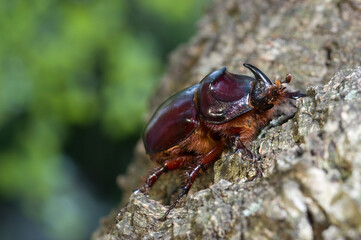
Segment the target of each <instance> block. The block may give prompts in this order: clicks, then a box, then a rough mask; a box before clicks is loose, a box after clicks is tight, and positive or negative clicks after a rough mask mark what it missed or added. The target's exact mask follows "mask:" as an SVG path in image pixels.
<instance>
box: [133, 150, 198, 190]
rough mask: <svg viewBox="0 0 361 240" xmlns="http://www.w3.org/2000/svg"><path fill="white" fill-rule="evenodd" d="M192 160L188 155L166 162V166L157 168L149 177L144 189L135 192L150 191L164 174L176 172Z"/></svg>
mask: <svg viewBox="0 0 361 240" xmlns="http://www.w3.org/2000/svg"><path fill="white" fill-rule="evenodd" d="M192 158H193V157H192V156H189V155H186V156H180V157H177V158H174V159H171V160H168V161H166V162H164V164H163V165H162V166H161V167H158V168H156V169H155V170H154V172H153V173H152V174H150V175H149V176H148V177H147V180H146V181H145V184H144V185H143V186H142V187H140V188H138V189H137V190H135V192H142V193H144V192H147V191H149V190H150V189H151V188H152V186H153V185H154V184H155V182H156V181H157V180H158V178H159V177H160V176H161V175H162V174H163V173H165V172H167V171H168V170H174V169H178V168H180V167H182V166H184V164H185V163H186V162H188V161H190V160H191V159H192Z"/></svg>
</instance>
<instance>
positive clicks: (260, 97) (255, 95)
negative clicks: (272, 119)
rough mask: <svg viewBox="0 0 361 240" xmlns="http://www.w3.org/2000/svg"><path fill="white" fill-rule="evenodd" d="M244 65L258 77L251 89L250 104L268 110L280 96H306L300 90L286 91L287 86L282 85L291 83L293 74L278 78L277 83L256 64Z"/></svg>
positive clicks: (295, 97) (294, 97)
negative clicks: (282, 79) (281, 79)
mask: <svg viewBox="0 0 361 240" xmlns="http://www.w3.org/2000/svg"><path fill="white" fill-rule="evenodd" d="M243 66H245V67H246V68H248V69H249V70H251V71H252V73H253V75H254V77H255V79H256V81H255V82H254V84H253V86H252V87H251V91H250V104H251V105H252V106H253V107H255V108H257V109H259V110H263V111H266V110H268V109H270V108H272V107H273V105H274V104H275V102H276V101H277V100H279V99H280V97H283V98H292V99H297V98H299V97H303V96H304V94H301V93H300V92H299V91H296V92H289V91H285V90H286V88H285V87H284V86H282V83H289V82H290V81H291V78H292V77H291V74H288V75H287V76H286V78H285V80H284V81H282V82H281V81H280V80H276V82H275V84H273V83H272V82H271V81H270V80H269V78H268V77H267V76H266V75H265V74H264V73H263V72H262V71H261V70H259V69H258V68H256V67H255V66H253V65H251V64H247V63H245V64H243Z"/></svg>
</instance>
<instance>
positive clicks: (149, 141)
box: [138, 63, 303, 220]
mask: <svg viewBox="0 0 361 240" xmlns="http://www.w3.org/2000/svg"><path fill="white" fill-rule="evenodd" d="M244 66H245V67H246V68H248V69H249V70H251V71H252V73H253V75H254V77H255V78H252V77H249V76H245V75H236V74H232V73H229V72H227V70H226V68H222V69H219V70H216V71H214V72H212V73H210V74H209V75H207V76H206V77H205V78H204V79H203V80H202V81H201V82H200V83H199V84H196V85H194V86H191V87H189V88H187V89H185V90H183V91H181V92H179V93H177V94H175V95H173V96H172V97H170V98H169V99H168V100H166V101H165V102H164V103H163V104H162V105H161V106H160V107H159V108H158V110H157V111H156V112H155V113H154V115H153V117H152V118H151V120H150V121H149V123H148V125H147V126H146V128H145V131H144V135H143V141H144V146H145V149H146V152H147V154H148V155H149V156H150V158H151V160H153V161H155V162H156V163H158V164H160V165H161V167H159V168H157V169H155V171H154V172H153V173H152V174H151V175H149V176H148V178H147V180H146V183H145V184H144V185H143V186H142V187H141V188H139V189H138V190H139V191H141V192H146V191H148V190H149V189H150V188H151V187H152V186H153V185H154V183H155V182H156V181H157V179H158V178H159V177H160V176H161V175H162V174H163V173H164V172H166V171H169V170H174V169H178V168H185V169H186V167H189V166H191V169H190V170H188V171H187V172H186V173H187V176H188V181H187V184H186V185H185V186H183V187H182V188H181V189H182V192H181V193H180V194H179V196H178V198H177V200H176V201H175V202H174V203H173V204H172V205H171V206H170V208H169V209H168V211H167V212H166V213H165V214H164V216H163V218H162V219H163V220H164V219H166V217H167V215H168V214H169V212H170V211H171V210H172V209H173V208H174V207H175V205H176V204H177V202H178V201H179V200H180V199H181V198H182V196H183V195H184V194H186V193H187V192H188V191H189V189H190V188H191V186H192V184H193V182H194V180H195V178H196V177H197V175H198V173H199V171H200V170H201V169H202V168H204V167H206V166H208V165H209V164H212V163H214V162H215V161H216V160H218V159H219V157H220V155H221V153H222V151H223V150H224V149H226V148H228V147H229V146H230V145H231V144H232V143H234V142H235V143H236V146H237V148H240V149H241V150H243V151H244V153H246V154H247V155H248V156H251V158H252V157H253V155H252V153H251V152H250V151H249V150H247V148H246V147H245V146H246V145H247V144H249V143H250V142H251V141H252V140H253V139H255V137H256V136H257V135H258V134H259V131H260V130H261V129H262V128H263V127H264V126H266V125H267V124H268V123H269V122H270V120H272V118H273V117H274V112H275V106H278V105H280V104H282V103H284V102H286V100H287V99H290V98H291V99H296V98H299V97H302V96H303V94H300V93H299V92H298V91H297V92H290V91H287V90H286V88H285V87H284V86H283V85H282V84H284V83H289V82H290V81H291V75H290V74H288V75H287V76H286V78H285V80H284V81H283V82H281V81H279V80H277V81H276V82H275V84H272V82H271V81H270V80H269V79H268V77H267V76H266V75H265V74H264V73H262V72H261V71H260V70H259V69H258V68H256V67H254V66H252V65H250V64H246V63H245V64H244ZM235 140H236V141H235Z"/></svg>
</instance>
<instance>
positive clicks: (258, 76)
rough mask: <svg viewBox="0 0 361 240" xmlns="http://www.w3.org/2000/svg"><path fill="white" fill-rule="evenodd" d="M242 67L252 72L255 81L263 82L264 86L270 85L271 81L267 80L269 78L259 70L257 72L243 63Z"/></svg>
mask: <svg viewBox="0 0 361 240" xmlns="http://www.w3.org/2000/svg"><path fill="white" fill-rule="evenodd" d="M243 66H245V67H246V68H248V69H249V70H251V71H252V73H253V75H254V77H255V78H256V79H257V81H262V82H264V84H265V85H266V86H269V85H272V82H271V80H269V78H268V77H267V76H266V74H264V73H263V72H262V71H261V70H259V69H258V68H256V67H255V66H253V65H251V64H248V63H244V64H243Z"/></svg>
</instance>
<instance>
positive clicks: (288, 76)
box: [282, 73, 292, 83]
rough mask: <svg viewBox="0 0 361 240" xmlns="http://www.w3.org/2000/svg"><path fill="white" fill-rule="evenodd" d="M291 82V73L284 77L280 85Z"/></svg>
mask: <svg viewBox="0 0 361 240" xmlns="http://www.w3.org/2000/svg"><path fill="white" fill-rule="evenodd" d="M291 80H292V75H291V73H289V74H287V75H286V77H285V80H283V81H282V83H290V82H291Z"/></svg>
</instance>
